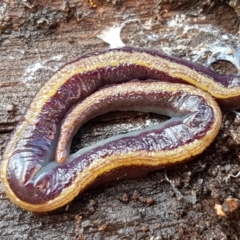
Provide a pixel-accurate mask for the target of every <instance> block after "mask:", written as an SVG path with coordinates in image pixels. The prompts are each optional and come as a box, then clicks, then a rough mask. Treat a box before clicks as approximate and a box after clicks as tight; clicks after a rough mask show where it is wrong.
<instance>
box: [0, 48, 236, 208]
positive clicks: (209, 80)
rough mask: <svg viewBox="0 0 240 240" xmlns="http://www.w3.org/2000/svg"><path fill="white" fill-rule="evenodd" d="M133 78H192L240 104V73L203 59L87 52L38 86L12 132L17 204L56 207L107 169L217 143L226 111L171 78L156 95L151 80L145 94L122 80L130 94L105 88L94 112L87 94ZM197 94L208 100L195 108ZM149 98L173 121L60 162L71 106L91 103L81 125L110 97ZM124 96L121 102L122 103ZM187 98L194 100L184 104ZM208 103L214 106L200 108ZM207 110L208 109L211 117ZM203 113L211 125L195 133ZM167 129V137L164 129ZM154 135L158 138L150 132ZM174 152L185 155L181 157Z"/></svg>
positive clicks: (9, 186)
mask: <svg viewBox="0 0 240 240" xmlns="http://www.w3.org/2000/svg"><path fill="white" fill-rule="evenodd" d="M132 79H139V80H142V81H144V80H147V79H154V80H164V81H166V82H175V83H187V84H192V85H194V86H196V87H199V88H202V89H203V90H205V91H207V92H209V93H210V94H211V95H212V96H213V97H214V98H215V99H216V100H217V102H218V103H219V105H220V106H221V107H222V108H223V109H224V110H232V109H235V108H238V107H240V101H239V100H240V78H239V76H233V75H229V76H225V75H219V74H216V73H214V72H212V71H210V70H209V69H207V68H204V67H202V66H200V65H197V64H194V63H190V62H188V61H183V60H181V59H177V58H173V57H169V56H166V55H164V54H162V53H159V52H157V51H152V50H146V49H137V48H129V47H126V48H121V49H112V50H108V51H105V52H99V53H94V54H89V55H85V56H83V57H81V58H79V59H77V60H75V61H73V62H71V63H69V64H67V65H65V66H64V67H62V68H61V69H60V70H59V71H58V72H56V73H55V74H54V75H53V77H52V78H51V79H50V80H49V81H48V82H47V83H46V84H45V85H44V86H43V87H42V88H41V89H40V91H39V92H38V94H37V96H36V97H35V99H34V100H33V102H32V103H31V105H30V107H29V109H28V110H27V112H26V114H25V116H24V118H23V121H22V122H21V123H20V124H19V125H18V126H17V128H16V130H15V132H14V133H13V135H12V138H11V140H10V142H9V144H8V146H7V148H6V151H5V154H4V159H3V163H2V172H1V173H2V181H3V183H4V186H5V189H6V193H7V194H8V196H9V197H10V198H11V200H12V201H13V202H15V203H16V204H18V205H19V206H21V207H22V208H25V209H27V210H30V211H35V212H41V211H43V212H44V211H51V210H54V209H56V208H58V207H60V206H63V205H65V204H67V203H68V202H70V201H71V200H72V199H73V198H74V197H75V196H76V195H78V193H79V192H82V191H84V190H85V189H86V188H87V187H89V186H90V185H92V184H94V181H95V180H96V179H97V178H99V177H102V176H104V175H105V174H108V173H111V172H113V171H115V170H118V169H122V170H126V171H127V169H130V168H137V169H138V170H139V171H141V170H142V169H144V168H145V167H146V168H149V170H152V169H159V168H161V167H164V166H166V165H171V164H175V163H177V162H178V163H181V162H183V161H185V160H187V159H189V158H191V157H192V156H195V155H197V154H199V153H201V152H202V151H203V150H204V149H205V148H206V147H207V146H208V145H209V144H210V143H211V141H212V140H213V139H214V137H215V136H216V134H217V132H218V129H219V126H220V122H221V114H220V113H219V110H218V106H217V105H216V104H215V102H214V101H212V98H211V97H209V96H208V95H204V94H203V93H202V91H200V92H199V93H198V92H196V93H194V94H190V92H189V90H186V91H185V90H181V91H182V92H181V91H180V90H179V89H182V88H185V87H182V85H171V84H168V85H167V88H166V89H165V90H161V88H159V84H158V83H155V86H158V87H157V89H158V90H157V92H155V93H154V89H153V88H154V87H153V86H152V84H154V83H150V82H147V83H144V84H146V85H145V86H144V88H143V90H142V91H138V92H139V95H136V96H135V97H133V98H131V96H132V95H134V94H136V91H134V87H133V89H132V93H131V94H130V93H129V92H127V90H128V88H132V86H137V85H138V84H139V83H137V82H136V83H134V82H131V83H129V84H130V85H128V84H126V85H124V84H123V85H122V89H123V90H122V91H123V95H124V94H125V95H124V98H123V99H121V98H117V96H116V93H115V90H114V89H115V87H112V88H107V90H104V89H102V90H100V91H99V93H100V95H101V93H102V92H104V91H107V93H108V94H109V99H108V100H106V99H105V98H104V97H103V96H102V98H101V97H99V101H100V102H102V104H100V105H99V106H98V107H99V108H98V109H101V110H99V112H98V111H96V110H94V109H96V107H95V105H96V104H97V103H95V102H94V101H90V102H89V103H88V102H87V101H88V99H92V98H91V95H92V94H94V93H95V92H96V91H98V90H99V89H101V88H102V87H103V86H108V85H112V84H119V83H123V82H128V81H130V80H132ZM163 85H165V84H163ZM148 86H149V87H148ZM170 89H172V90H170ZM191 89H192V88H191ZM124 91H125V92H124ZM191 91H194V90H191ZM96 94H97V93H96ZM105 94H106V93H105ZM202 94H203V95H202ZM157 95H158V96H161V100H159V99H158V100H157V98H158V97H157ZM176 96H177V97H176ZM192 96H195V97H196V98H198V97H200V98H201V99H202V100H201V101H200V100H198V101H197V104H199V105H197V108H198V110H197V111H196V112H194V113H192V112H191V108H192V105H191V104H190V102H189V101H188V99H191V98H192ZM143 97H145V98H149V99H154V100H152V101H150V100H149V101H148V103H146V105H145V107H144V111H147V109H148V110H149V111H152V112H160V113H163V114H167V115H169V116H170V117H172V120H171V121H170V122H167V123H165V125H164V127H161V126H159V127H156V128H153V129H151V133H150V132H148V131H147V130H144V131H141V132H137V133H136V135H134V134H133V135H132V134H129V136H120V137H116V138H113V139H110V140H105V141H103V142H102V143H98V144H96V145H95V146H92V147H91V148H87V149H82V150H80V152H79V153H78V154H75V155H73V156H70V157H69V159H68V160H67V161H66V162H65V163H63V164H57V163H56V162H55V161H54V160H55V151H56V146H57V143H58V139H59V132H60V131H59V130H60V127H61V122H62V120H63V119H64V117H65V115H66V114H67V112H68V111H69V109H70V108H71V107H72V106H73V105H75V104H77V103H78V102H79V101H82V100H84V99H85V100H84V102H87V103H85V104H86V109H87V107H89V109H88V111H87V110H86V111H87V112H84V111H85V110H84V111H82V112H81V111H80V112H81V114H82V119H81V120H79V119H78V121H77V122H76V127H79V126H80V125H81V124H82V123H83V122H85V121H87V120H89V119H90V118H92V117H94V116H96V115H99V114H101V113H104V112H106V111H107V108H108V105H106V103H107V101H109V102H111V104H112V105H111V108H109V109H111V110H132V109H133V110H139V109H141V106H143V105H144V104H145V101H144V98H143ZM195 97H194V98H195ZM139 98H142V100H141V101H140V100H139ZM124 99H125V100H128V101H132V105H131V106H128V105H127V102H126V101H124ZM163 99H166V100H165V101H164V100H163ZM183 99H184V101H183ZM122 100H123V102H122V108H121V107H120V106H119V103H120V102H121V101H122ZM181 101H183V102H184V103H185V101H186V102H188V104H189V105H187V104H186V103H185V105H184V107H185V108H184V109H182V110H181ZM163 103H164V104H163ZM81 104H83V103H81ZM159 104H160V105H159ZM204 104H205V105H204ZM82 106H83V105H82ZM134 106H135V107H134ZM159 106H160V107H159ZM205 108H206V109H209V110H208V111H202V110H203V109H205ZM159 109H161V110H159ZM163 109H165V110H163ZM210 110H211V111H210ZM198 111H199V112H198ZM206 113H208V114H207V115H205V114H206ZM186 114H187V115H188V114H190V115H191V114H192V115H191V117H192V118H193V119H192V122H191V124H190V125H189V127H190V126H192V127H193V128H192V129H190V128H189V129H188V128H187V129H186V128H185V127H183V128H180V129H179V126H183V125H184V124H185V122H184V121H187V120H186V119H185V117H186V116H187V115H186ZM73 116H74V114H73ZM194 116H197V117H195V118H194ZM206 116H208V117H206ZM75 117H76V116H75ZM75 117H74V118H75ZM201 118H203V119H206V118H207V119H208V121H206V123H205V122H204V121H205V120H203V122H202V123H201V124H200V122H199V123H198V127H197V129H198V131H196V134H195V130H194V127H196V126H195V125H196V121H199V120H200V119H201ZM184 119H185V120H184ZM65 122H68V121H66V120H65ZM184 126H185V125H184ZM204 126H205V127H204ZM64 129H65V130H64ZM66 129H68V128H63V130H62V132H63V136H65V135H64V134H65V133H66ZM165 129H167V130H165ZM169 129H171V130H169ZM172 129H179V132H181V134H186V138H187V139H188V138H189V139H188V140H186V139H185V140H183V141H182V140H180V138H179V137H178V135H177V134H178V131H176V132H174V130H172ZM64 131H65V133H64ZM69 131H70V130H69ZM75 131H76V129H73V131H72V133H70V134H69V135H68V136H69V137H70V138H71V137H72V134H73V133H74V132H75ZM168 131H169V132H168ZM191 131H194V133H192V132H191ZM163 132H164V134H165V135H161V134H163ZM197 132H198V133H197ZM148 134H150V135H152V137H151V138H149V137H147V136H148ZM61 136H62V135H61ZM184 136H185V135H184ZM165 139H168V141H165ZM188 141H189V142H188ZM160 142H161V143H160ZM157 143H158V144H157ZM64 144H65V143H64ZM99 144H100V145H99ZM151 144H152V145H151ZM125 145H126V146H129V147H128V148H125V150H126V149H127V151H125V152H122V150H121V149H122V148H123V146H125ZM162 146H164V148H163V147H162ZM200 146H201V147H200ZM58 149H60V152H59V155H58V160H59V161H61V156H67V155H68V154H67V152H65V153H64V151H65V149H62V148H61V147H59V148H58ZM186 149H188V150H187V151H186ZM196 149H198V150H196ZM199 149H200V150H199ZM176 152H178V154H179V153H181V154H179V155H177V157H176ZM184 152H185V154H184ZM186 152H188V154H186ZM189 153H191V154H189ZM173 156H175V157H173ZM130 158H131V161H129V159H130ZM163 159H166V160H163ZM63 160H64V158H63ZM90 171H91V172H90ZM89 176H92V177H89ZM103 178H104V177H103ZM106 179H107V178H106Z"/></svg>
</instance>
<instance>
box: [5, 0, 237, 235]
mask: <svg viewBox="0 0 240 240" xmlns="http://www.w3.org/2000/svg"><path fill="white" fill-rule="evenodd" d="M198 2H199V1H187V0H184V1H154V0H151V1H136V0H129V1H123V0H119V1H114V0H113V1H111V2H109V1H105V0H101V1H100V2H99V7H98V8H97V9H92V8H90V6H89V3H88V2H87V1H83V0H82V1H75V0H73V1H54V3H53V2H52V1H43V0H42V1H2V2H0V31H1V35H0V63H1V64H0V132H1V133H0V150H1V158H2V153H3V151H4V147H5V146H6V144H7V138H8V137H9V135H10V133H11V131H12V130H13V129H14V127H15V126H16V124H17V122H18V121H20V119H21V117H22V115H23V113H24V111H25V109H26V108H27V106H28V104H29V103H30V101H31V100H32V98H33V97H34V96H35V94H36V92H37V90H38V88H39V87H40V86H41V85H42V84H43V83H44V82H46V81H47V79H48V78H49V77H50V76H51V75H52V74H53V72H54V71H56V70H57V69H58V68H59V67H61V66H62V65H63V64H64V63H66V62H68V61H70V60H72V59H74V58H76V57H78V56H79V55H81V54H83V53H86V52H91V51H95V50H104V49H106V48H107V47H108V45H107V44H106V43H104V42H103V41H101V40H100V39H98V38H96V35H97V34H98V33H99V32H100V31H101V30H102V29H104V28H105V27H107V26H112V25H113V24H116V23H119V24H121V23H123V22H125V27H124V28H123V30H122V39H123V41H124V42H125V43H126V44H128V45H134V46H141V47H153V48H157V49H160V50H161V49H165V48H166V46H167V47H169V48H171V49H172V53H173V54H174V55H176V56H180V57H185V56H187V53H188V51H189V50H190V49H193V48H194V47H196V46H197V45H198V44H199V42H201V41H202V40H204V39H205V38H206V37H208V38H209V41H210V40H211V37H212V36H206V35H204V34H201V35H199V34H198V33H196V32H195V31H190V33H188V34H183V32H182V29H181V28H179V29H178V28H176V29H175V31H174V32H173V33H172V34H173V35H172V38H171V37H170V38H165V37H164V36H165V34H166V33H168V35H169V31H172V29H171V28H170V27H169V25H168V24H167V22H168V20H171V19H175V20H176V18H175V16H181V14H183V15H184V16H186V17H187V22H188V24H191V23H192V24H193V23H194V24H195V23H199V24H206V23H211V25H212V26H220V27H221V28H222V30H223V32H224V31H225V32H226V33H232V34H234V35H238V34H239V18H238V12H237V11H235V10H238V9H237V8H236V9H235V10H234V8H232V7H231V6H232V5H233V3H234V1H219V2H218V1H203V2H202V3H198ZM229 2H230V4H229ZM149 26H151V27H149ZM178 31H179V32H178ZM177 35H179V36H180V37H179V38H176V36H177ZM150 36H151V38H150ZM154 36H155V40H153V39H152V37H154ZM159 36H161V37H159ZM169 36H171V34H170V35H169ZM178 44H179V45H181V46H183V45H184V46H185V48H181V49H179V48H178V47H177V46H178ZM221 66H222V65H220V67H218V68H221ZM218 70H219V69H218ZM220 70H221V69H220ZM224 71H226V72H228V71H232V69H231V67H227V68H224ZM156 121H161V119H160V118H159V116H157V115H155V114H142V113H111V114H108V115H104V116H102V117H99V118H97V119H94V120H93V121H91V122H89V123H87V124H85V125H84V127H83V128H82V129H81V130H80V132H79V134H78V136H77V137H76V138H75V140H74V144H73V146H72V151H75V150H76V149H78V148H80V147H82V146H86V145H89V144H91V143H92V142H95V141H97V140H99V139H102V138H105V137H107V136H109V135H111V134H118V133H122V132H126V131H129V130H132V129H136V128H139V127H144V125H146V124H149V123H154V122H156ZM238 131H239V132H240V130H239V123H238V120H237V119H235V115H234V114H232V113H229V114H227V115H225V117H224V123H223V126H222V129H221V132H220V133H219V137H218V138H217V139H216V141H215V142H214V144H212V146H211V147H210V148H209V149H208V150H207V151H206V152H204V153H203V154H202V155H201V156H199V157H198V158H197V159H195V160H194V161H191V162H189V163H187V164H184V165H181V166H177V167H176V168H175V169H168V170H167V171H160V172H158V173H153V174H151V175H149V176H146V177H143V178H140V179H134V180H124V181H120V182H118V183H109V184H106V185H104V186H101V187H98V188H97V189H93V190H91V191H88V192H86V193H84V194H83V195H81V196H79V197H78V198H77V199H76V200H74V202H73V203H71V204H70V205H68V206H66V207H64V208H62V209H60V210H58V211H57V212H54V213H52V214H48V215H46V214H43V215H36V214H33V213H29V212H26V211H23V210H21V209H19V208H18V207H16V206H15V205H13V204H12V203H11V202H9V200H8V199H7V197H6V195H5V193H4V190H3V186H2V185H1V183H0V204H1V205H0V206H1V208H0V238H1V239H3V240H7V239H10V240H12V239H152V240H153V239H240V233H239V228H240V223H239V218H240V214H239V211H235V212H234V213H232V214H230V216H228V217H227V218H222V217H219V216H217V214H216V212H215V210H214V205H215V204H216V203H219V204H222V203H223V201H224V200H225V199H226V198H227V197H229V196H233V197H235V198H240V189H239V181H240V178H231V177H229V176H230V175H231V174H233V175H234V174H237V173H238V172H239V171H240V163H239V156H240V153H239V145H238V144H237V142H238V141H239V139H240V137H239V136H240V133H238ZM238 138H239V139H238Z"/></svg>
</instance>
